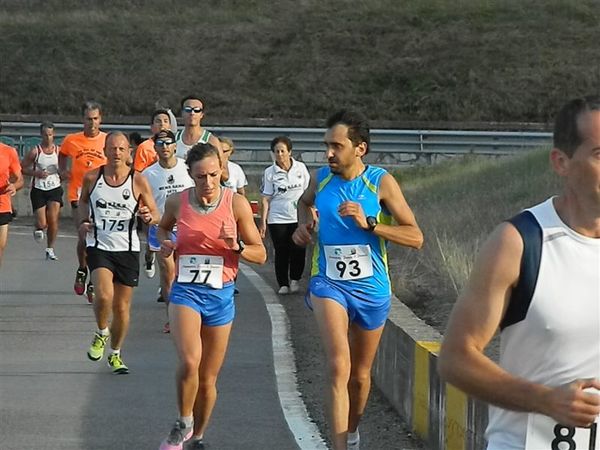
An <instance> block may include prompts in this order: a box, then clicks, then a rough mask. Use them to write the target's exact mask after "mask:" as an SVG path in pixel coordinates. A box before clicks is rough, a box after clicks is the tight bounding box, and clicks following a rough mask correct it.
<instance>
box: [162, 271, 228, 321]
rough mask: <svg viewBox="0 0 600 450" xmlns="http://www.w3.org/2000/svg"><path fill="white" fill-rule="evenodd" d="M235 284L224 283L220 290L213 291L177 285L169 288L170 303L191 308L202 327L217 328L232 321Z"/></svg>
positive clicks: (174, 284)
mask: <svg viewBox="0 0 600 450" xmlns="http://www.w3.org/2000/svg"><path fill="white" fill-rule="evenodd" d="M234 289H235V283H234V282H233V281H230V282H229V283H224V284H223V288H222V289H214V288H211V287H208V286H205V285H202V284H196V283H179V282H177V281H175V282H174V283H173V286H172V287H171V295H170V302H171V303H173V304H174V305H181V306H187V307H188V308H192V309H193V310H194V311H196V312H197V313H198V314H200V317H201V318H202V325H207V326H209V327H218V326H220V325H225V324H228V323H230V322H232V321H233V318H234V317H235V302H234V301H233V291H234Z"/></svg>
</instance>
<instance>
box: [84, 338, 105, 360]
mask: <svg viewBox="0 0 600 450" xmlns="http://www.w3.org/2000/svg"><path fill="white" fill-rule="evenodd" d="M108 337H109V335H108V334H107V335H106V336H103V335H101V334H99V333H98V332H96V333H94V340H93V341H92V345H90V349H89V350H88V352H87V355H88V358H90V359H91V360H92V361H98V360H99V359H102V356H104V347H106V341H108Z"/></svg>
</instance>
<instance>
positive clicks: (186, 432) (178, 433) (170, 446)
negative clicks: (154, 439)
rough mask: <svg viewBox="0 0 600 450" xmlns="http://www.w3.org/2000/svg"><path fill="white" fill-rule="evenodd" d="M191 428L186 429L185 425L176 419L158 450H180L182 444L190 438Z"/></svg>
mask: <svg viewBox="0 0 600 450" xmlns="http://www.w3.org/2000/svg"><path fill="white" fill-rule="evenodd" d="M193 431H194V430H193V427H189V428H186V426H185V424H184V423H183V422H182V421H181V420H179V419H177V420H176V421H175V424H174V425H173V428H172V429H171V432H170V433H169V435H168V436H167V438H166V439H165V440H164V441H162V443H161V444H160V447H159V450H182V449H183V443H184V442H185V441H187V440H188V439H189V438H191V437H192V432H193Z"/></svg>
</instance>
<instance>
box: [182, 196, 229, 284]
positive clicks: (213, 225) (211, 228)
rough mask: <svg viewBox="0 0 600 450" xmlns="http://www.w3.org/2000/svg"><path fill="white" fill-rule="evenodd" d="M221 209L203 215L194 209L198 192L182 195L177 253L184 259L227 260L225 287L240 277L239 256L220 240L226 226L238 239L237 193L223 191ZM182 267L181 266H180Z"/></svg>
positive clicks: (224, 270)
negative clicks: (194, 257) (190, 257)
mask: <svg viewBox="0 0 600 450" xmlns="http://www.w3.org/2000/svg"><path fill="white" fill-rule="evenodd" d="M221 189H222V193H223V194H222V195H223V196H222V197H221V202H220V203H219V206H217V208H216V209H215V210H213V211H211V212H210V213H208V214H200V213H199V212H197V211H195V210H194V209H193V207H192V206H191V205H190V199H189V196H190V195H195V194H194V188H191V189H188V190H186V191H183V192H182V193H181V203H180V207H179V219H178V220H177V252H176V256H177V257H178V256H180V255H210V256H212V255H215V256H222V257H223V283H227V282H229V281H233V280H234V279H235V277H236V275H237V271H238V264H239V255H238V254H237V253H235V252H234V251H233V250H231V249H230V248H229V247H228V246H227V244H225V241H224V240H223V239H220V238H219V236H220V235H221V229H222V228H223V224H224V223H227V224H231V225H233V229H234V230H235V234H236V236H237V223H236V221H235V216H234V214H233V204H232V200H233V194H234V193H233V191H232V190H231V189H224V188H222V187H221ZM176 267H179V264H176Z"/></svg>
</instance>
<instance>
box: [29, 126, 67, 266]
mask: <svg viewBox="0 0 600 450" xmlns="http://www.w3.org/2000/svg"><path fill="white" fill-rule="evenodd" d="M40 134H41V137H42V142H41V144H40V145H36V146H35V147H34V148H33V149H31V151H29V153H27V155H25V157H24V158H23V161H22V162H21V165H22V168H23V173H24V174H25V175H30V176H31V177H32V178H31V193H30V198H31V207H32V209H33V211H34V215H35V223H34V231H33V238H34V239H35V240H36V242H42V241H43V239H44V232H46V231H47V233H46V259H48V260H51V261H55V260H57V259H58V258H57V256H56V254H55V252H54V242H55V241H56V236H57V234H58V222H59V221H58V219H59V215H60V208H61V207H62V204H63V189H62V186H61V179H60V175H59V170H58V152H59V150H60V148H59V146H58V145H56V144H55V143H54V125H53V124H52V123H51V122H43V123H42V124H41V126H40Z"/></svg>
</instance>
